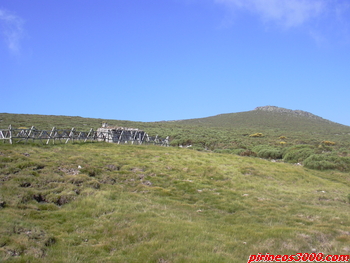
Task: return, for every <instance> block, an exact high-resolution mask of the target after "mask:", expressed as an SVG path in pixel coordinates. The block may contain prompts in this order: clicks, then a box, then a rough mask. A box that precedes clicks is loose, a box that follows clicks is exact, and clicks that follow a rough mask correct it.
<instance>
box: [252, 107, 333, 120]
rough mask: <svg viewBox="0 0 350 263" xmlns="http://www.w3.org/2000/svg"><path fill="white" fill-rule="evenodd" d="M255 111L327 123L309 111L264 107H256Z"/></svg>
mask: <svg viewBox="0 0 350 263" xmlns="http://www.w3.org/2000/svg"><path fill="white" fill-rule="evenodd" d="M254 110H256V111H269V112H276V113H283V114H288V115H293V116H302V117H307V118H311V119H318V120H323V121H326V120H325V119H323V118H321V117H319V116H317V115H314V114H312V113H310V112H307V111H302V110H289V109H286V108H280V107H277V106H263V107H256V108H255V109H254Z"/></svg>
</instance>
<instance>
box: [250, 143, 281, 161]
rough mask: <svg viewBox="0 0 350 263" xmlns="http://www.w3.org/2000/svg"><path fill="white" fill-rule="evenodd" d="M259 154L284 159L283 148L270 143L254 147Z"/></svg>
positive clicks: (268, 157)
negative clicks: (272, 145)
mask: <svg viewBox="0 0 350 263" xmlns="http://www.w3.org/2000/svg"><path fill="white" fill-rule="evenodd" d="M252 151H253V152H256V153H257V156H258V157H260V158H264V159H282V150H280V149H277V148H274V147H271V146H269V145H258V146H255V147H254V148H253V149H252Z"/></svg>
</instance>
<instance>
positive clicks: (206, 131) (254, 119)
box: [0, 106, 350, 172]
mask: <svg viewBox="0 0 350 263" xmlns="http://www.w3.org/2000/svg"><path fill="white" fill-rule="evenodd" d="M0 120H1V122H0V126H1V127H2V128H6V127H7V126H8V125H9V124H12V125H13V127H31V126H32V125H33V126H35V127H37V128H38V129H46V130H51V129H52V127H53V126H55V127H57V128H59V129H71V128H72V127H75V128H76V129H77V130H83V131H88V130H89V129H90V128H93V129H97V128H98V127H100V126H101V124H102V123H103V122H108V123H109V124H111V125H115V126H124V127H134V128H139V129H142V130H145V131H146V132H147V133H148V134H149V135H151V136H155V135H159V136H160V137H163V138H165V137H166V136H169V137H170V141H171V145H172V146H184V147H188V146H190V147H191V149H195V150H209V151H214V152H217V153H220V152H221V153H232V154H238V155H242V156H258V157H260V158H267V159H283V160H285V161H287V162H294V163H301V164H304V165H306V166H307V167H309V168H312V169H321V170H326V169H338V170H340V171H345V172H349V171H350V159H349V158H350V151H349V149H350V127H349V126H345V125H340V124H337V123H333V122H330V121H328V120H325V119H322V118H321V117H318V116H315V115H313V114H311V113H308V112H303V111H291V110H287V109H283V108H278V107H272V106H266V107H258V108H257V109H256V110H253V111H248V112H240V113H230V114H221V115H218V116H213V117H208V118H201V119H192V120H182V121H168V122H131V121H116V120H104V119H91V118H81V117H68V116H45V115H25V114H5V113H3V114H0ZM307 158H309V159H308V160H307V161H306V159H307Z"/></svg>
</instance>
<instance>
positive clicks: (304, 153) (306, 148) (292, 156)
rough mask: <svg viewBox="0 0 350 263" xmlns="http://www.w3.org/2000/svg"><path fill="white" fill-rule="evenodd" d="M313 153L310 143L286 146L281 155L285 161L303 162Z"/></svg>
mask: <svg viewBox="0 0 350 263" xmlns="http://www.w3.org/2000/svg"><path fill="white" fill-rule="evenodd" d="M314 153H315V150H314V149H313V147H312V146H311V145H296V146H292V147H288V148H286V150H285V151H284V153H283V156H282V157H283V159H284V161H285V162H289V163H298V162H303V161H304V160H305V159H306V158H308V157H309V156H310V155H312V154H314Z"/></svg>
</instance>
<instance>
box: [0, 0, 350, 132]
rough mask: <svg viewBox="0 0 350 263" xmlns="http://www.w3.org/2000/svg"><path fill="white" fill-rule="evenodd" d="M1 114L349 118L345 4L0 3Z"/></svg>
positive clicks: (339, 0) (175, 0)
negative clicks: (271, 110) (265, 113)
mask: <svg viewBox="0 0 350 263" xmlns="http://www.w3.org/2000/svg"><path fill="white" fill-rule="evenodd" d="M0 91H1V93H0V96H1V103H0V112H7V113H29V114H48V115H67V116H82V117H92V118H103V119H117V120H132V121H161V120H178V119H189V118H200V117H207V116H213V115H217V114H221V113H231V112H241V111H249V110H253V109H254V108H255V107H257V106H265V105H273V106H279V107H284V108H288V109H293V110H296V109H299V110H305V111H309V112H311V113H313V114H316V115H319V116H321V117H323V118H326V119H329V120H331V121H335V122H338V123H341V124H346V125H350V103H349V98H350V1H349V0H166V1H165V0H104V1H99V0H74V1H72V0H59V1H48V0H30V1H26V0H0Z"/></svg>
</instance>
